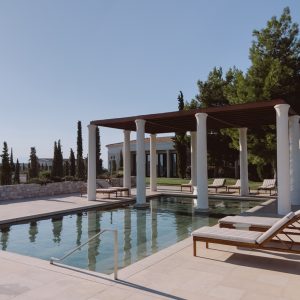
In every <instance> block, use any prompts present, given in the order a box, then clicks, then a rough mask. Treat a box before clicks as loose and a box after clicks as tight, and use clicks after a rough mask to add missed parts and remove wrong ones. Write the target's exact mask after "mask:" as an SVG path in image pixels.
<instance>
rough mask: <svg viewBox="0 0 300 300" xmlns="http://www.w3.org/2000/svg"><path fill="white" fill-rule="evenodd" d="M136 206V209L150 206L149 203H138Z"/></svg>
mask: <svg viewBox="0 0 300 300" xmlns="http://www.w3.org/2000/svg"><path fill="white" fill-rule="evenodd" d="M133 207H134V208H136V209H147V208H149V207H150V204H149V203H136V204H134V205H133Z"/></svg>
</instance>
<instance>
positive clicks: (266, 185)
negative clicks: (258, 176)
mask: <svg viewBox="0 0 300 300" xmlns="http://www.w3.org/2000/svg"><path fill="white" fill-rule="evenodd" d="M260 190H264V191H270V196H271V192H272V190H274V191H276V179H264V181H263V183H262V185H261V186H259V187H258V188H257V192H259V191H260Z"/></svg>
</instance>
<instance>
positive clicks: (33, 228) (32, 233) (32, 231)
mask: <svg viewBox="0 0 300 300" xmlns="http://www.w3.org/2000/svg"><path fill="white" fill-rule="evenodd" d="M38 233H39V231H38V226H37V222H35V221H32V222H30V225H29V240H30V242H31V243H34V242H35V240H36V236H37V234H38Z"/></svg>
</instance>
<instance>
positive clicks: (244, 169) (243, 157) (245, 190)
mask: <svg viewBox="0 0 300 300" xmlns="http://www.w3.org/2000/svg"><path fill="white" fill-rule="evenodd" d="M239 143H240V180H241V191H240V192H241V196H247V195H248V194H249V183H248V152H247V128H239Z"/></svg>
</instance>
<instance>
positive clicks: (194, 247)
mask: <svg viewBox="0 0 300 300" xmlns="http://www.w3.org/2000/svg"><path fill="white" fill-rule="evenodd" d="M193 252H194V256H197V255H196V241H195V240H193Z"/></svg>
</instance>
